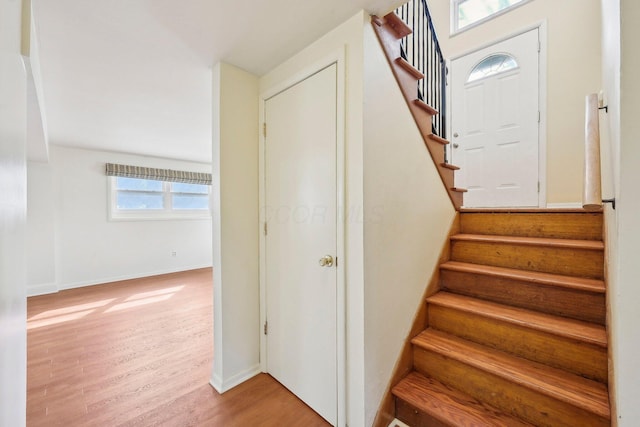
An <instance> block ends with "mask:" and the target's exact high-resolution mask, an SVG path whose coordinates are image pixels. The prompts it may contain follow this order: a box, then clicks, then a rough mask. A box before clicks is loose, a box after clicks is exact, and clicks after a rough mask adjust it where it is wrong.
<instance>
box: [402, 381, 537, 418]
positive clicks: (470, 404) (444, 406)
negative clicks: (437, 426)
mask: <svg viewBox="0 0 640 427" xmlns="http://www.w3.org/2000/svg"><path fill="white" fill-rule="evenodd" d="M392 392H393V395H394V396H396V397H397V398H399V399H402V400H403V401H405V402H407V403H408V404H410V405H411V406H413V407H415V408H417V409H419V410H421V411H423V412H426V413H428V414H429V415H431V416H432V417H433V418H435V419H437V420H438V421H441V422H443V423H444V424H449V425H452V426H456V427H465V426H478V425H485V426H487V425H491V426H498V427H527V426H528V427H531V426H532V424H528V423H526V422H524V421H522V420H520V419H518V418H515V417H513V416H511V415H508V414H505V413H504V412H501V411H499V410H498V409H496V408H494V407H492V406H490V405H487V404H485V403H482V402H480V401H478V400H477V399H474V398H473V397H471V396H469V395H468V394H466V393H463V392H461V391H459V390H455V389H453V388H451V387H448V386H446V385H445V384H442V383H441V382H440V381H437V380H435V379H433V378H428V377H425V376H424V375H422V374H420V373H418V372H415V371H414V372H411V373H410V374H409V375H407V376H406V377H405V378H403V379H402V381H400V383H398V385H396V386H395V387H394V388H393V391H392Z"/></svg>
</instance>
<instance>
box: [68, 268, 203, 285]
mask: <svg viewBox="0 0 640 427" xmlns="http://www.w3.org/2000/svg"><path fill="white" fill-rule="evenodd" d="M200 268H211V264H206V265H194V266H187V267H179V268H169V269H166V270H157V271H147V272H145V273H135V274H125V275H122V276H112V277H103V278H101V279H94V280H82V281H79V282H71V283H65V284H62V285H60V286H58V290H61V291H63V290H66V289H75V288H83V287H85V286H94V285H103V284H105V283H111V282H120V281H122V280H131V279H140V278H143V277H151V276H160V275H162V274H171V273H180V272H182V271H189V270H198V269H200Z"/></svg>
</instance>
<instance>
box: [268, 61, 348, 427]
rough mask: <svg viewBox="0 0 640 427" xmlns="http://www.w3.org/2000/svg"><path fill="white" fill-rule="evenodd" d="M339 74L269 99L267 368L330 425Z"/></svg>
mask: <svg viewBox="0 0 640 427" xmlns="http://www.w3.org/2000/svg"><path fill="white" fill-rule="evenodd" d="M336 73H337V66H336V65H335V64H334V65H331V66H329V67H327V68H325V69H323V70H321V71H319V72H317V73H316V74H314V75H312V76H310V77H308V78H306V79H305V80H303V81H301V82H299V83H297V84H296V85H294V86H292V87H290V88H289V89H286V90H285V91H283V92H281V93H279V94H277V95H275V96H273V97H272V98H269V99H268V100H266V102H265V123H266V127H267V136H266V138H265V180H266V181H265V199H266V200H265V201H266V206H265V209H266V212H265V218H266V222H267V235H266V237H265V250H266V254H265V260H266V263H265V264H266V272H265V277H266V318H267V336H266V341H267V371H268V372H269V374H271V375H272V376H273V377H274V378H275V379H277V380H278V381H279V382H280V383H282V384H283V385H284V386H285V387H287V388H288V389H289V390H291V391H292V392H293V393H294V394H296V395H297V396H298V397H299V398H300V399H302V400H303V401H304V402H305V403H307V404H308V405H309V406H310V407H311V408H313V409H314V410H315V411H316V412H318V413H319V414H320V415H322V416H323V417H324V418H325V419H326V420H327V421H329V422H330V423H332V424H333V425H335V424H336V423H337V321H336V315H337V308H336V306H337V299H336V298H337V269H336V266H335V261H334V264H333V265H325V266H321V265H320V262H319V261H320V260H321V258H323V257H325V256H328V257H332V258H334V259H335V257H336V250H337V219H338V215H337V209H338V207H337V187H336V185H337V175H336V173H337V166H336V161H337V158H336V156H337V151H336V147H337V94H336V90H337V74H336ZM327 261H329V259H328V258H327Z"/></svg>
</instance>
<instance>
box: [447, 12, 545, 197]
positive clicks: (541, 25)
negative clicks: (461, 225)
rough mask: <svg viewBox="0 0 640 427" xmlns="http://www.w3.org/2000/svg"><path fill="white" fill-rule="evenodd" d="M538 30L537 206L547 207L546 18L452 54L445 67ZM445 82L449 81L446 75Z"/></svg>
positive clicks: (449, 123) (450, 97) (448, 126)
mask: <svg viewBox="0 0 640 427" xmlns="http://www.w3.org/2000/svg"><path fill="white" fill-rule="evenodd" d="M535 29H537V30H538V40H539V41H540V51H539V52H538V110H539V111H540V121H539V123H538V182H539V183H540V191H538V207H539V208H546V207H547V20H546V19H545V20H542V21H540V22H538V23H536V24H533V25H530V26H527V27H523V28H521V29H519V30H517V31H514V32H512V33H509V34H508V35H506V36H504V37H500V38H498V39H494V40H492V41H490V42H487V43H483V44H482V45H480V46H477V47H475V48H473V49H471V50H467V51H465V52H463V53H460V54H458V55H455V56H452V57H451V58H449V59H448V60H447V67H449V69H451V66H452V62H453V61H454V60H456V59H459V58H462V57H464V56H467V55H470V54H472V53H475V52H477V51H479V50H483V49H486V48H489V47H491V46H494V45H496V44H498V43H501V42H503V41H506V40H509V39H512V38H514V37H517V36H519V35H521V34H524V33H527V32H529V31H532V30H535ZM447 82H448V83H449V80H448V77H447ZM452 90H453V88H452V87H451V84H447V97H448V98H447V99H449V100H450V101H449V102H448V103H447V104H448V105H447V114H448V116H449V117H452V110H453V106H452V105H451V104H452V103H453V98H452ZM451 122H452V120H451V119H449V120H447V135H451V132H452V130H451ZM446 150H447V158H449V159H452V158H453V157H452V152H451V150H452V147H451V144H449V145H447V147H446Z"/></svg>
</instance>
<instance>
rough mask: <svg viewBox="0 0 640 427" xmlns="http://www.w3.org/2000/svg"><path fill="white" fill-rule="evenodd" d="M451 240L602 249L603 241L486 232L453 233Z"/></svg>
mask: <svg viewBox="0 0 640 427" xmlns="http://www.w3.org/2000/svg"><path fill="white" fill-rule="evenodd" d="M451 240H452V241H467V242H477V243H503V244H505V243H506V244H512V245H523V246H548V247H554V248H571V249H587V250H595V251H601V250H604V243H603V242H601V241H597V240H595V241H594V240H573V239H552V238H548V237H519V236H495V235H487V234H455V235H453V236H451Z"/></svg>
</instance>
